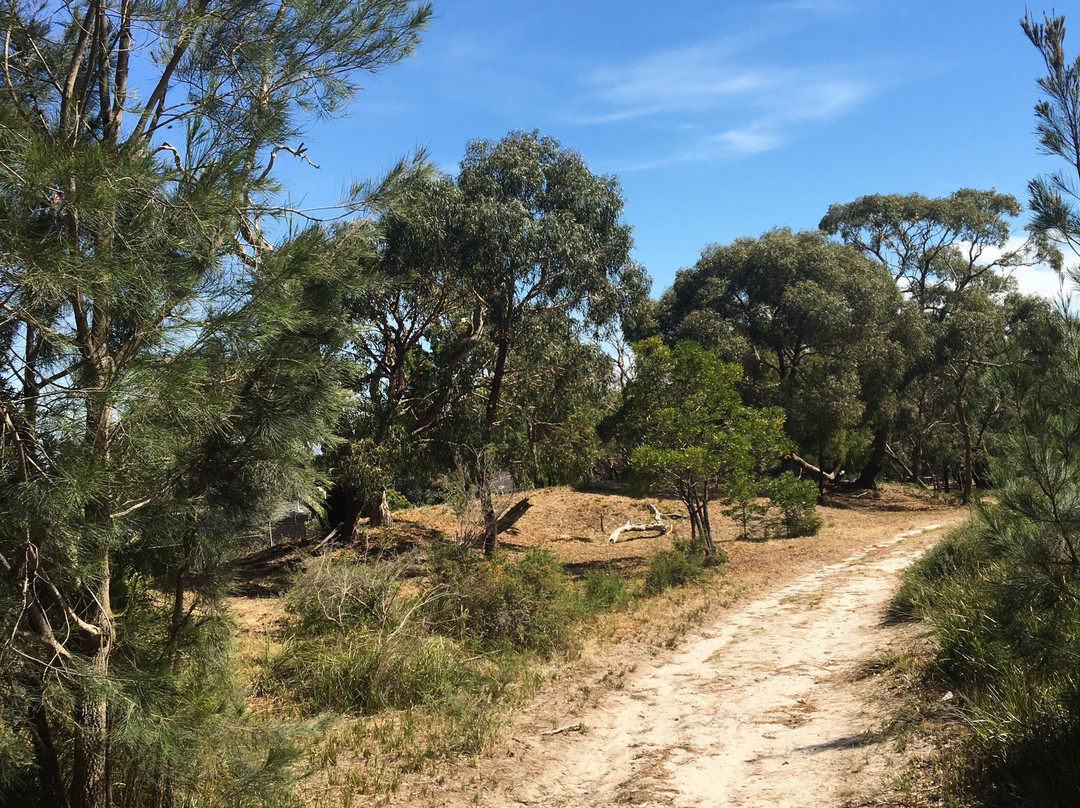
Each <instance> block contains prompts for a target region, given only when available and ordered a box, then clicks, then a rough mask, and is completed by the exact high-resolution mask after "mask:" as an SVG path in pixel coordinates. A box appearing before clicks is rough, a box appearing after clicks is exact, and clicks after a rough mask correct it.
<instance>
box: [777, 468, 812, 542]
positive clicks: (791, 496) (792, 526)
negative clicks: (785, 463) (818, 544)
mask: <svg viewBox="0 0 1080 808" xmlns="http://www.w3.org/2000/svg"><path fill="white" fill-rule="evenodd" d="M766 493H767V494H768V495H769V502H770V503H771V504H772V505H774V506H776V507H777V508H779V509H780V519H779V523H780V527H781V528H782V531H783V535H784V536H786V537H787V538H789V539H793V538H795V537H797V536H813V535H814V534H816V533H817V532H818V530H819V529H820V528H821V517H820V516H818V515H817V513H816V508H817V496H818V492H817V486H816V485H814V483H813V481H812V480H802V479H799V478H798V477H797V476H795V475H794V474H792V473H791V472H790V471H785V472H784V473H783V474H781V475H780V476H779V477H776V478H775V479H773V480H770V481H769V482H768V484H767V485H766Z"/></svg>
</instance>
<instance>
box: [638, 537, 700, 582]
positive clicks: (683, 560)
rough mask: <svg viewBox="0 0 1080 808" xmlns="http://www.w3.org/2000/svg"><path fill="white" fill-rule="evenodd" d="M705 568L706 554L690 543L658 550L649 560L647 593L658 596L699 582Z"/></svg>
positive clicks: (677, 544) (680, 542) (682, 542)
mask: <svg viewBox="0 0 1080 808" xmlns="http://www.w3.org/2000/svg"><path fill="white" fill-rule="evenodd" d="M704 567H705V554H704V552H702V551H701V550H699V549H698V548H696V547H694V546H693V545H692V544H691V542H689V541H676V542H675V543H674V546H673V547H672V548H671V549H670V550H658V551H657V552H655V553H653V555H652V557H651V558H650V559H649V571H648V572H647V573H646V575H645V591H646V592H648V593H650V594H654V595H655V594H658V593H660V592H663V591H664V590H665V589H669V588H670V587H673V586H685V585H686V584H688V583H691V582H693V581H696V580H698V579H699V578H700V577H701V573H702V570H703V569H704Z"/></svg>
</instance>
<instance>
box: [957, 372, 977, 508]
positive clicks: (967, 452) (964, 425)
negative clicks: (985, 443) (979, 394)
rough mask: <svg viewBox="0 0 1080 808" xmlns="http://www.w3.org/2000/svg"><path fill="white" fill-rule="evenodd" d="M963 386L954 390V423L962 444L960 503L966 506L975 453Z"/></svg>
mask: <svg viewBox="0 0 1080 808" xmlns="http://www.w3.org/2000/svg"><path fill="white" fill-rule="evenodd" d="M963 396H964V392H963V386H962V385H960V384H958V385H957V388H956V400H955V404H956V422H957V425H958V426H959V427H960V437H961V439H962V440H963V443H964V465H963V468H962V469H961V470H960V497H961V498H960V502H961V504H963V505H967V504H968V503H969V502H971V489H972V480H973V479H974V477H975V453H974V452H973V451H972V448H971V429H970V428H969V427H968V422H967V415H966V414H965V413H964V398H963Z"/></svg>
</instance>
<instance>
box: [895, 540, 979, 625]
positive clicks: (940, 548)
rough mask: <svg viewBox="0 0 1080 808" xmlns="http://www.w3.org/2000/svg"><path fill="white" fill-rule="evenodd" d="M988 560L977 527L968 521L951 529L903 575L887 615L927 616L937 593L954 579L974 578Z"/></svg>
mask: <svg viewBox="0 0 1080 808" xmlns="http://www.w3.org/2000/svg"><path fill="white" fill-rule="evenodd" d="M987 561H988V548H987V547H986V545H985V544H984V543H983V542H982V541H981V536H980V527H979V525H978V524H977V523H976V522H975V521H974V520H968V521H967V522H964V523H963V524H962V525H960V526H959V527H956V528H953V529H952V530H950V531H949V532H948V533H946V534H945V536H944V537H943V538H942V540H941V541H939V542H938V543H937V544H935V545H934V546H933V547H931V548H930V549H929V550H927V551H926V552H925V553H923V555H922V556H921V557H920V558H919V559H918V560H917V561H916V562H915V563H914V564H912V565H911V566H910V567H908V569H907V570H906V571H905V572H904V576H903V578H902V579H901V582H900V588H899V589H898V590H897V592H896V595H895V596H894V597H893V600H892V603H891V605H890V613H891V616H892V617H894V618H898V619H915V618H918V617H920V616H929V614H930V613H931V610H932V608H933V604H934V602H935V600H936V598H937V597H938V593H939V592H940V590H941V588H942V587H943V586H944V585H945V583H946V582H947V581H948V580H950V579H954V578H961V577H969V576H972V575H976V574H977V573H978V571H979V569H980V567H982V566H983V565H984V564H985V563H987Z"/></svg>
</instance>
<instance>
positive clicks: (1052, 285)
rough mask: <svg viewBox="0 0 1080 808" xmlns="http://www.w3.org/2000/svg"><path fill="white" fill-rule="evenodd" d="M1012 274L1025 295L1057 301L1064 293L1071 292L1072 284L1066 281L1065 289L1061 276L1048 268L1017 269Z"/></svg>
mask: <svg viewBox="0 0 1080 808" xmlns="http://www.w3.org/2000/svg"><path fill="white" fill-rule="evenodd" d="M1011 274H1012V277H1013V280H1015V281H1016V285H1017V287H1018V288H1019V289H1020V291H1021V292H1023V293H1024V294H1025V295H1037V296H1038V297H1045V298H1047V299H1049V300H1056V299H1058V298H1059V297H1061V294H1062V292H1063V291H1065V292H1068V291H1070V286H1071V284H1069V283H1068V282H1067V281H1066V283H1065V285H1064V287H1063V286H1062V282H1061V276H1060V275H1058V274H1057V273H1056V272H1055V271H1054V270H1052V269H1051V268H1050V267H1047V266H1034V267H1017V268H1016V269H1014V270H1013V271H1012V273H1011Z"/></svg>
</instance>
